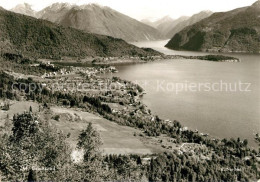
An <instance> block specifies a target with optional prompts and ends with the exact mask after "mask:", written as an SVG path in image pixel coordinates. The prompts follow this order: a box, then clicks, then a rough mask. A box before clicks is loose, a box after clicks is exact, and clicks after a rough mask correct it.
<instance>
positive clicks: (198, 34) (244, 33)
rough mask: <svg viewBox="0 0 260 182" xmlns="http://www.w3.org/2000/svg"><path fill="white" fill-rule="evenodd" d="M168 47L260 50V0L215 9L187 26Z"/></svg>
mask: <svg viewBox="0 0 260 182" xmlns="http://www.w3.org/2000/svg"><path fill="white" fill-rule="evenodd" d="M166 47H168V48H171V49H176V50H192V51H219V52H252V53H259V52H260V0H258V1H257V2H255V3H254V4H253V5H252V6H249V7H243V8H238V9H235V10H232V11H228V12H219V13H214V14H212V15H211V16H210V17H208V18H206V19H203V20H201V21H199V22H197V23H195V24H193V25H191V26H188V27H186V28H184V29H183V30H182V31H180V32H179V33H177V34H175V36H174V37H173V38H172V39H171V40H170V41H169V42H168V44H167V45H166Z"/></svg>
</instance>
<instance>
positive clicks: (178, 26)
mask: <svg viewBox="0 0 260 182" xmlns="http://www.w3.org/2000/svg"><path fill="white" fill-rule="evenodd" d="M210 15H212V12H211V11H201V12H200V13H198V14H195V15H193V16H191V17H188V16H182V17H180V18H178V19H172V18H171V17H169V16H165V17H163V18H161V19H159V20H157V21H154V22H152V21H149V20H147V19H144V20H142V22H143V23H145V24H147V25H150V26H152V27H154V28H156V29H157V30H158V31H159V32H160V33H161V35H162V36H163V37H164V38H167V39H170V38H172V37H173V36H174V35H175V34H176V33H178V32H179V31H181V30H182V29H184V28H185V27H187V26H190V25H193V24H194V23H197V22H199V21H200V20H203V19H204V18H207V17H209V16H210Z"/></svg>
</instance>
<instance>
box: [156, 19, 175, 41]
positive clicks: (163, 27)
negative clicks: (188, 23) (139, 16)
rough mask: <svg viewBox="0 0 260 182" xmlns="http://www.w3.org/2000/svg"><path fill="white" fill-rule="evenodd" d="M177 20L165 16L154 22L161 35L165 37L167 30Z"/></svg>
mask: <svg viewBox="0 0 260 182" xmlns="http://www.w3.org/2000/svg"><path fill="white" fill-rule="evenodd" d="M175 21H176V20H174V19H172V18H171V17H169V16H165V17H163V18H161V19H159V20H157V21H156V22H154V24H155V26H156V28H157V30H158V31H159V32H160V33H161V35H162V36H163V37H165V32H167V31H168V29H169V27H171V25H172V24H174V22H175Z"/></svg>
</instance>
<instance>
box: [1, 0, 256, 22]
mask: <svg viewBox="0 0 260 182" xmlns="http://www.w3.org/2000/svg"><path fill="white" fill-rule="evenodd" d="M255 1H256V0H0V6H2V7H4V8H5V9H11V8H13V7H14V6H15V5H17V4H21V3H24V2H26V3H28V4H31V5H32V6H33V9H34V10H41V9H43V8H44V7H46V6H48V5H50V4H52V3H55V2H68V3H71V4H78V5H82V4H88V3H98V4H100V5H104V6H109V7H111V8H113V9H115V10H117V11H119V12H121V13H124V14H126V15H128V16H131V17H133V18H135V19H138V20H141V19H144V18H150V19H158V18H161V17H163V16H165V15H170V16H171V17H173V18H178V17H180V16H183V15H185V16H190V15H192V14H195V13H198V12H200V11H202V10H211V11H214V12H218V11H228V10H231V9H235V8H238V7H243V6H249V5H251V4H253V3H254V2H255Z"/></svg>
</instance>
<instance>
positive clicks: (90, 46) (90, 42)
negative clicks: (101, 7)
mask: <svg viewBox="0 0 260 182" xmlns="http://www.w3.org/2000/svg"><path fill="white" fill-rule="evenodd" d="M0 51H1V53H3V52H15V53H19V54H23V55H24V56H28V57H42V58H60V57H61V56H72V57H86V56H126V55H136V56H138V55H139V56H147V55H155V54H159V53H157V52H155V51H153V50H150V49H149V50H148V49H140V48H137V47H135V46H133V45H129V44H128V43H126V42H125V41H123V40H121V39H116V38H112V37H108V36H103V35H97V34H91V33H84V32H82V31H79V30H76V29H73V28H64V27H62V26H58V25H56V24H53V23H51V22H48V21H45V20H38V19H35V18H32V17H29V16H24V15H20V14H16V13H13V12H10V11H6V10H3V9H0Z"/></svg>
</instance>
